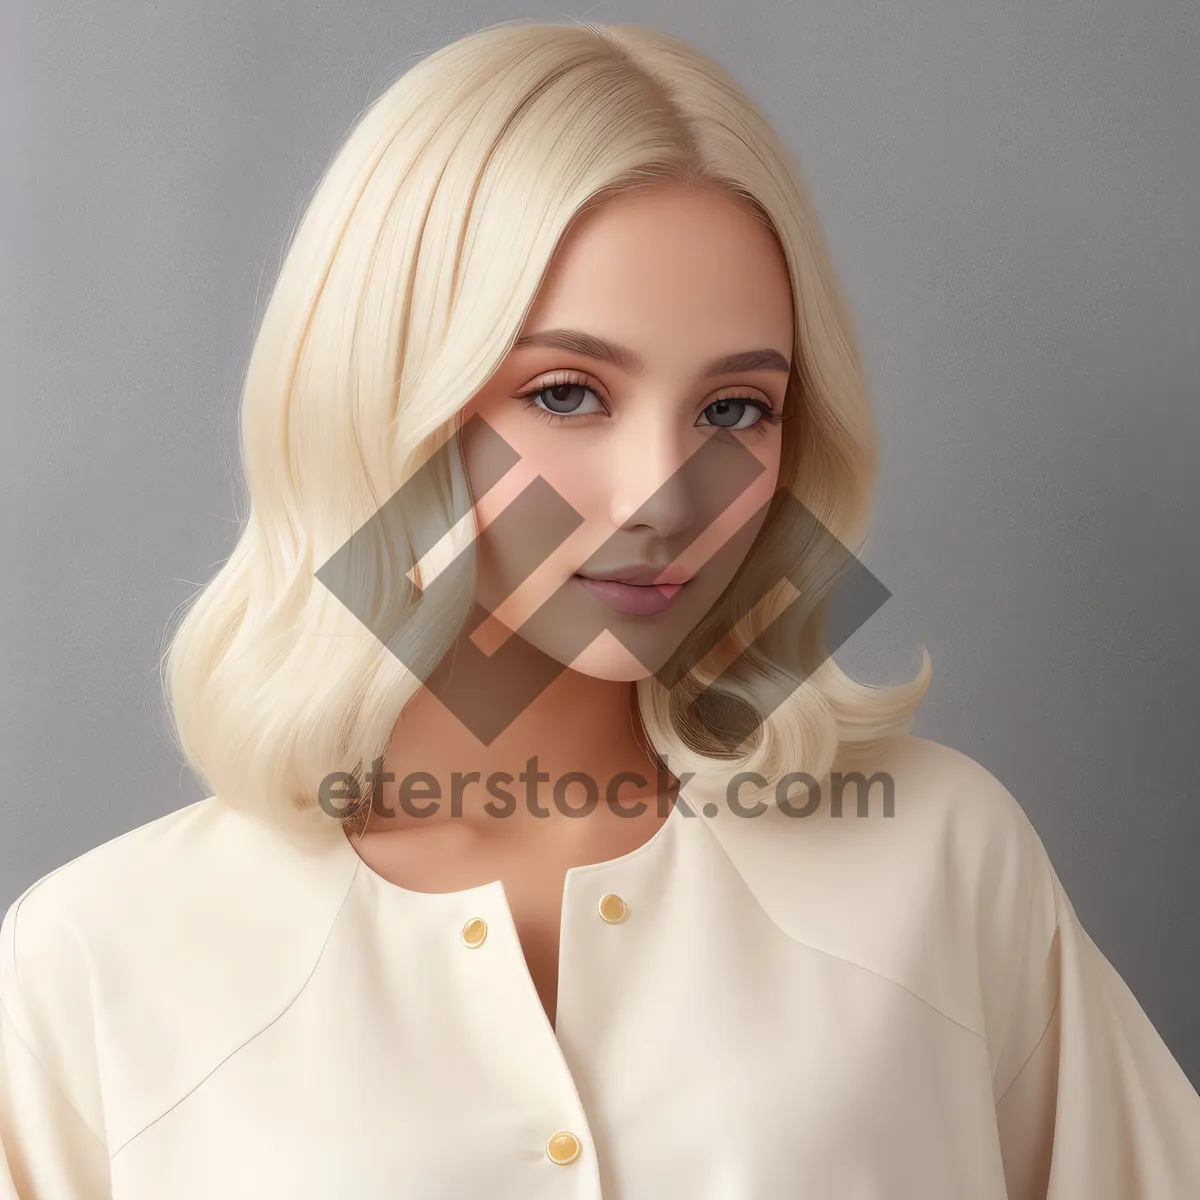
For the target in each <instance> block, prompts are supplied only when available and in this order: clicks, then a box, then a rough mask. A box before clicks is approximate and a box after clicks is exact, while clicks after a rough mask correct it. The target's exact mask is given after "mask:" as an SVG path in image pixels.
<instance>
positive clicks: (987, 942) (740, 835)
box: [712, 735, 1046, 1042]
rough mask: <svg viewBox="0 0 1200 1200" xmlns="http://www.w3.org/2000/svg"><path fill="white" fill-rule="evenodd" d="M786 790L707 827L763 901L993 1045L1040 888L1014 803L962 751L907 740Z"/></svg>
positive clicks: (796, 928)
mask: <svg viewBox="0 0 1200 1200" xmlns="http://www.w3.org/2000/svg"><path fill="white" fill-rule="evenodd" d="M793 791H794V798H793V799H791V800H790V803H789V801H788V799H787V797H785V798H784V799H785V802H784V803H783V804H782V805H780V806H779V807H776V806H773V805H772V806H769V807H768V810H767V811H766V812H765V813H764V814H763V815H762V817H761V818H760V819H755V820H738V819H733V818H730V817H728V816H722V817H720V818H718V819H716V820H714V821H713V822H712V824H713V827H714V831H715V832H716V833H717V836H718V839H719V840H720V841H721V842H722V843H723V845H724V846H725V848H726V850H727V852H728V853H729V856H730V858H731V859H732V860H733V861H734V863H735V865H736V866H737V867H738V869H739V871H740V873H741V875H742V877H743V879H744V881H745V882H746V884H747V886H748V887H749V888H750V889H751V891H752V892H753V893H754V894H755V896H756V897H757V899H758V900H759V902H760V903H761V905H762V907H763V908H764V909H765V910H766V911H767V913H768V914H769V915H770V916H771V917H772V919H773V920H774V921H775V922H776V924H777V925H779V927H780V928H782V929H783V930H784V931H785V932H786V933H788V934H790V935H791V936H792V937H794V938H796V939H797V940H798V941H801V942H804V943H806V944H808V945H810V946H813V947H815V948H816V949H819V950H821V951H824V952H825V953H828V954H831V955H834V956H836V957H839V958H842V959H844V960H847V961H849V962H852V963H855V964H857V965H858V966H860V967H862V968H864V969H865V970H868V971H871V972H873V973H875V974H877V975H880V976H883V977H884V978H885V979H887V980H890V981H891V982H893V983H894V984H895V985H897V986H899V987H902V988H904V989H905V990H906V991H909V992H912V993H914V994H915V995H917V996H918V997H920V998H921V999H923V1000H925V1001H926V1002H927V1003H928V1004H930V1005H931V1006H932V1007H934V1008H936V1009H937V1010H938V1011H939V1012H941V1013H942V1014H943V1015H944V1016H946V1017H948V1018H949V1019H951V1020H952V1021H954V1022H955V1023H957V1024H959V1025H962V1026H964V1027H965V1028H966V1029H969V1030H970V1031H972V1032H973V1033H976V1034H977V1035H978V1036H979V1037H980V1038H982V1039H984V1040H985V1041H989V1042H991V1041H992V1040H993V1039H994V1037H995V1035H996V1033H997V1030H998V1028H999V1027H1000V1025H1001V1024H1002V1022H1003V1019H1004V1017H1003V1014H1004V1011H1005V1009H1006V1005H1007V1000H1008V996H1007V992H1008V987H1009V984H1008V980H1009V977H1010V976H1011V974H1012V972H1014V971H1016V970H1018V969H1019V968H1020V964H1021V961H1022V956H1023V955H1024V953H1025V950H1026V945H1027V940H1028V930H1029V925H1030V918H1031V913H1032V911H1033V906H1034V903H1035V896H1036V895H1037V894H1038V893H1039V892H1040V891H1042V890H1044V887H1045V872H1046V866H1045V862H1044V851H1043V850H1042V848H1041V843H1040V841H1039V839H1038V836H1037V834H1036V832H1035V830H1034V828H1033V826H1032V824H1031V823H1030V821H1029V819H1028V817H1027V816H1026V814H1025V811H1024V809H1023V808H1022V806H1021V804H1020V803H1019V802H1018V800H1017V799H1016V797H1015V796H1014V795H1013V794H1012V793H1011V792H1010V791H1009V789H1008V788H1007V787H1006V786H1005V784H1004V783H1003V782H1002V781H1001V780H1000V778H998V776H997V775H995V774H993V773H992V772H991V771H989V770H988V769H987V768H986V767H984V766H983V765H982V764H981V763H979V762H977V761H976V760H975V759H973V758H971V757H970V756H969V755H967V754H964V753H962V752H961V751H958V750H956V749H954V748H952V747H950V746H947V745H944V744H942V743H939V742H936V741H933V740H931V739H928V738H922V737H917V736H914V735H902V736H897V737H891V738H887V739H884V740H881V741H880V742H878V743H876V744H874V745H873V746H872V747H870V748H869V749H867V750H866V751H864V752H861V753H858V754H854V755H851V754H850V753H848V752H844V753H843V754H842V755H841V756H839V759H838V761H837V763H835V766H834V768H833V770H832V771H831V772H830V773H829V775H828V776H827V777H826V778H825V779H823V780H821V781H820V786H819V788H812V789H811V790H808V791H806V790H805V789H803V788H802V787H796V788H794V789H793ZM776 794H777V795H778V793H776ZM789 807H790V809H791V812H790V813H789V811H788V810H789Z"/></svg>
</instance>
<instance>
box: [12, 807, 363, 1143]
mask: <svg viewBox="0 0 1200 1200" xmlns="http://www.w3.org/2000/svg"><path fill="white" fill-rule="evenodd" d="M338 836H340V834H339V835H338ZM346 848H347V849H348V848H349V847H348V846H347V847H346ZM338 851H339V848H338V846H337V844H336V842H335V841H334V838H333V837H332V836H331V835H330V831H329V830H325V831H323V832H322V833H320V834H317V833H316V832H315V831H313V830H309V831H308V832H306V833H303V834H301V833H299V832H296V831H293V832H291V833H285V832H284V831H283V830H282V829H275V828H272V827H270V826H268V825H267V824H266V823H265V822H263V821H260V820H258V819H256V818H254V817H252V816H250V815H247V814H245V813H242V812H240V811H237V810H235V809H232V808H230V807H229V806H228V805H225V804H223V803H222V802H220V801H219V800H217V799H216V798H214V797H209V798H207V799H205V800H201V801H198V802H197V803H195V804H191V805H188V806H186V807H184V808H181V809H178V810H176V811H174V812H171V813H168V814H167V815H166V816H163V817H159V818H157V819H156V820H153V821H150V822H148V823H146V824H144V825H141V826H139V827H137V828H136V829H133V830H130V831H129V832H127V833H125V834H122V835H121V836H119V837H116V838H113V839H112V840H111V841H108V842H105V843H104V844H102V845H100V846H97V847H96V848H95V849H93V850H90V851H88V852H87V853H85V854H83V855H80V856H79V857H77V858H75V859H73V860H71V861H70V862H68V863H66V864H64V865H63V866H61V867H59V868H57V869H56V870H54V871H51V872H50V873H49V874H47V875H46V876H44V877H43V878H42V879H40V880H38V881H37V882H36V883H34V884H33V885H32V886H31V887H30V888H28V889H27V890H26V891H25V892H24V893H23V894H22V895H21V896H20V897H18V899H17V900H16V901H15V902H13V904H12V905H11V906H10V907H9V909H8V911H7V913H6V914H5V917H4V921H3V926H2V927H0V1004H2V1005H3V1008H4V1012H5V1014H6V1016H7V1017H8V1019H9V1020H10V1021H11V1023H12V1025H13V1028H14V1030H15V1033H16V1035H17V1036H18V1037H19V1038H20V1039H21V1041H22V1042H24V1044H25V1045H26V1047H27V1048H28V1049H29V1050H30V1051H31V1052H32V1053H33V1055H34V1056H35V1057H36V1058H37V1059H38V1061H39V1062H40V1063H41V1065H42V1067H43V1068H44V1069H45V1071H46V1072H47V1073H48V1074H49V1075H50V1076H51V1078H52V1079H54V1080H55V1082H56V1083H57V1084H58V1085H59V1087H60V1088H61V1089H62V1090H63V1091H64V1092H66V1093H67V1095H68V1097H69V1098H70V1099H71V1100H72V1102H73V1103H75V1105H76V1107H77V1108H79V1109H80V1111H81V1112H84V1113H85V1116H86V1117H87V1118H88V1119H89V1122H90V1123H92V1124H93V1127H95V1126H96V1125H100V1126H101V1127H107V1129H108V1136H109V1144H110V1149H111V1150H112V1151H114V1152H115V1150H116V1149H117V1148H118V1147H119V1145H120V1144H121V1143H122V1141H123V1140H126V1139H127V1137H128V1136H133V1134H134V1133H135V1132H136V1131H137V1130H138V1129H139V1128H141V1127H144V1125H145V1124H147V1123H149V1122H150V1121H152V1120H153V1119H155V1118H156V1117H157V1116H158V1115H160V1113H161V1112H163V1111H165V1110H166V1108H167V1107H169V1106H170V1105H171V1104H172V1103H174V1102H175V1101H177V1100H178V1099H179V1098H180V1097H181V1096H182V1095H184V1094H186V1092H187V1091H188V1090H189V1089H190V1088H191V1087H193V1086H195V1085H196V1084H197V1083H198V1082H199V1081H200V1080H201V1079H202V1078H203V1077H204V1075H205V1074H206V1073H207V1072H208V1071H209V1070H211V1069H212V1067H213V1066H214V1065H215V1064H216V1063H217V1062H219V1061H221V1059H222V1058H223V1057H224V1056H225V1055H227V1054H229V1053H231V1052H232V1051H233V1050H235V1049H236V1048H237V1047H238V1046H239V1045H241V1044H243V1043H244V1042H245V1040H246V1039H248V1038H249V1037H252V1036H253V1035H254V1033H256V1032H257V1031H258V1030H259V1029H260V1028H262V1027H263V1026H265V1025H266V1024H267V1023H268V1022H269V1021H270V1020H271V1019H272V1018H273V1017H274V1016H277V1015H278V1013H279V1012H281V1011H282V1010H283V1008H284V1007H285V1006H286V1005H287V1004H288V1003H290V1002H291V1000H293V999H294V998H295V996H296V995H297V994H298V992H299V991H300V989H301V988H302V987H303V985H304V982H305V980H306V979H307V977H308V975H309V973H310V972H311V970H312V968H313V965H314V963H315V962H316V960H317V958H318V957H319V955H320V951H321V947H322V945H323V944H324V940H325V939H326V937H327V936H328V933H329V930H330V928H331V926H332V923H333V921H334V919H335V918H336V915H337V912H338V909H339V906H340V904H341V901H342V900H343V898H344V896H345V894H346V891H347V889H348V887H349V884H350V880H351V877H352V874H353V862H352V861H351V859H350V858H347V857H346V856H345V855H344V853H339V852H338ZM351 855H353V851H351ZM101 1089H102V1090H103V1095H104V1112H103V1114H102V1115H101V1114H100V1113H98V1112H97V1111H96V1106H97V1105H98V1104H99V1096H100V1094H101Z"/></svg>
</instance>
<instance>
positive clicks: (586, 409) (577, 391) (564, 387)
mask: <svg viewBox="0 0 1200 1200" xmlns="http://www.w3.org/2000/svg"><path fill="white" fill-rule="evenodd" d="M520 398H522V399H526V400H528V402H529V407H530V408H532V409H535V410H536V411H537V412H538V413H539V414H541V415H544V416H545V417H546V418H547V419H548V420H551V421H553V420H556V419H558V418H560V417H583V416H591V415H593V414H594V413H600V412H605V411H606V409H605V407H604V404H603V403H602V402H601V400H600V397H599V396H598V395H597V393H596V390H595V389H594V388H592V387H590V386H589V385H588V384H587V382H586V381H585V380H584V379H582V378H581V377H579V376H576V375H574V374H571V373H569V372H566V373H562V374H560V375H556V376H554V377H552V378H550V379H547V380H543V381H542V383H541V386H539V387H534V388H530V389H529V390H528V391H525V392H522V393H521V397H520Z"/></svg>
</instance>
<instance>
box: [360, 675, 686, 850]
mask: <svg viewBox="0 0 1200 1200" xmlns="http://www.w3.org/2000/svg"><path fill="white" fill-rule="evenodd" d="M631 775H632V776H634V777H636V778H631V777H630V776H631ZM389 776H394V779H393V778H389ZM568 776H569V777H570V778H569V779H568ZM675 782H676V781H675V780H674V779H673V778H672V777H671V776H670V775H669V774H667V773H666V772H665V771H663V770H662V769H661V768H660V767H658V765H657V761H656V759H655V757H654V754H653V750H652V749H651V748H650V746H649V743H648V741H647V740H646V738H645V735H644V734H643V733H642V732H641V729H640V723H639V720H638V716H637V702H636V692H635V688H634V685H633V684H632V683H629V682H624V681H612V680H604V679H595V678H593V677H591V676H588V675H583V674H580V673H579V672H576V671H571V670H564V671H562V672H561V673H560V674H559V675H557V677H556V678H555V679H554V680H553V682H552V683H550V685H549V686H548V687H546V689H545V690H544V691H543V692H542V693H541V694H540V695H539V696H538V697H537V698H536V699H535V700H533V701H532V702H531V703H530V704H528V706H527V707H526V708H525V709H524V710H523V711H522V712H520V714H519V715H518V716H516V717H515V719H514V720H513V721H512V722H511V723H510V724H509V725H508V726H507V727H506V728H505V729H504V730H503V731H502V732H501V733H500V734H498V736H496V737H495V738H494V739H493V740H492V741H491V743H490V744H488V745H485V744H484V743H483V742H481V741H480V740H479V738H478V737H476V736H475V734H473V733H472V732H471V730H470V729H468V728H467V727H466V726H465V725H464V724H463V723H462V722H461V721H460V720H459V719H458V718H457V717H456V716H455V715H454V714H453V713H452V712H451V711H450V710H449V709H448V708H446V707H445V705H443V704H442V703H441V701H440V700H438V699H437V697H436V696H434V695H433V694H432V693H431V692H429V691H428V690H427V689H426V688H425V687H422V688H421V690H420V691H419V692H418V693H417V694H416V695H415V696H414V697H413V699H412V700H411V701H410V702H409V703H408V704H407V705H406V706H405V708H404V711H403V713H402V714H401V716H400V719H399V720H398V721H397V722H396V726H395V730H394V732H393V734H392V740H391V744H390V745H389V747H388V750H387V753H386V754H385V755H384V758H383V762H382V764H381V771H380V775H379V778H378V782H377V784H376V797H377V799H376V803H375V806H374V808H373V810H372V813H371V816H370V818H369V821H368V824H367V828H369V829H376V830H384V829H399V828H412V827H420V828H428V827H430V826H431V824H433V823H435V822H441V821H446V820H449V819H451V818H452V817H453V818H455V819H461V820H462V821H464V822H467V823H472V824H475V825H476V826H482V825H483V824H484V823H489V824H494V823H495V817H496V810H497V809H507V810H508V811H506V813H505V816H506V819H505V820H504V822H503V824H504V825H505V826H506V827H507V828H509V829H514V830H515V829H521V828H524V829H529V828H530V827H531V823H532V822H536V827H537V828H539V829H546V828H548V827H550V826H551V825H552V824H556V823H561V822H562V821H563V820H569V819H571V814H570V811H567V812H564V811H563V810H564V809H568V810H572V809H574V810H579V809H583V808H585V806H586V805H587V804H588V803H590V796H591V795H592V794H595V795H596V796H597V798H598V800H597V804H596V808H595V809H594V810H593V811H594V813H595V815H596V816H597V818H599V819H601V820H603V819H604V818H605V817H606V816H608V815H610V814H609V813H606V812H605V811H603V810H605V809H606V807H607V805H608V797H609V796H610V795H616V796H617V797H618V799H619V803H620V804H621V805H624V806H626V807H631V806H635V805H636V803H637V802H638V801H639V800H640V801H642V802H643V803H644V804H646V805H648V806H649V807H650V808H651V809H652V808H653V807H654V800H655V798H656V797H659V796H661V795H663V794H664V793H666V794H671V793H673V791H674V788H675ZM618 787H619V791H615V790H614V789H616V788H618ZM402 790H404V795H405V796H407V799H408V807H407V810H406V808H405V805H404V803H403V798H402ZM506 793H507V794H509V795H511V797H512V798H513V802H511V803H510V802H509V801H507V800H506V799H505V798H504V797H505V794H506ZM431 802H435V803H436V811H435V812H432V813H430V814H429V815H426V816H418V815H415V813H414V811H413V810H419V809H422V808H426V807H427V806H429V805H430V804H431ZM485 806H490V809H491V811H490V812H489V810H488V808H487V807H485ZM648 815H650V814H648ZM588 823H590V822H588Z"/></svg>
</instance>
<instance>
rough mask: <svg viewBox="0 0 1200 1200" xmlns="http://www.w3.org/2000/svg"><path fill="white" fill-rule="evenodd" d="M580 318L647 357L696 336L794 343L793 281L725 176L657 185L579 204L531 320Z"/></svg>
mask: <svg viewBox="0 0 1200 1200" xmlns="http://www.w3.org/2000/svg"><path fill="white" fill-rule="evenodd" d="M555 326H559V327H565V328H572V329H582V330H585V331H587V332H589V333H595V334H598V335H599V336H602V337H612V338H614V339H617V340H620V341H623V342H625V343H626V344H628V345H630V346H632V347H633V348H635V349H637V350H639V352H642V353H644V354H646V356H647V357H653V355H654V352H655V350H656V348H659V349H665V348H669V347H672V346H673V347H675V348H676V349H678V348H680V347H681V346H682V345H683V344H685V343H686V344H687V345H689V346H693V347H695V348H696V349H697V352H702V353H705V354H707V355H710V356H711V355H712V354H714V353H718V352H721V351H724V350H729V349H733V350H736V349H741V348H742V347H743V344H745V345H754V346H775V347H776V348H778V349H779V350H781V351H782V352H783V353H784V354H785V355H786V354H788V353H789V352H790V350H791V344H792V334H793V329H794V323H793V313H792V294H791V282H790V279H789V276H788V271H787V266H786V264H785V261H784V258H783V254H782V252H781V250H780V249H779V245H778V243H777V242H776V240H775V236H774V234H773V233H772V232H771V230H770V229H769V228H767V226H766V225H764V224H763V223H762V222H761V221H760V220H758V219H757V218H756V217H755V216H754V214H753V213H752V212H751V210H750V209H749V207H748V205H747V204H745V203H744V202H743V201H740V200H739V199H737V198H736V197H734V196H733V195H731V194H730V193H729V192H727V191H726V190H724V189H723V188H719V187H715V186H708V187H704V188H684V187H681V186H676V185H663V186H658V187H652V188H645V189H639V190H636V191H633V192H627V193H625V194H622V195H620V196H617V197H614V198H612V199H610V200H606V201H604V202H603V203H601V204H600V205H598V206H597V207H596V208H594V209H591V210H589V211H587V212H585V213H584V214H582V215H581V216H580V217H579V218H578V219H577V220H576V222H575V223H574V224H573V225H572V226H571V228H570V229H569V230H568V231H567V233H566V234H565V235H564V237H563V239H562V241H561V243H560V244H559V247H558V249H557V251H556V253H555V255H554V257H553V258H552V260H551V263H550V266H549V268H548V270H547V272H546V275H545V278H544V280H543V282H542V286H541V288H540V290H539V292H538V296H537V299H536V300H535V302H534V305H533V308H532V309H531V311H530V315H529V319H528V320H527V321H526V324H525V328H526V330H536V329H541V328H550V327H555Z"/></svg>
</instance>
